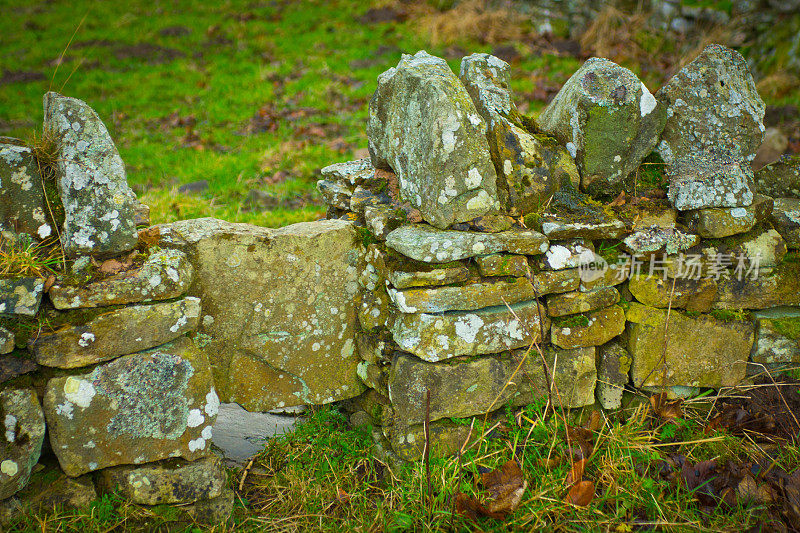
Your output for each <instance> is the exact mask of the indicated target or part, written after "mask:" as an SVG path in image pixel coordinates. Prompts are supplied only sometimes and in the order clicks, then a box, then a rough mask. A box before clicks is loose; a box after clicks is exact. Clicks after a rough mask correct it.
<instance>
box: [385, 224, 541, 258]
mask: <svg viewBox="0 0 800 533" xmlns="http://www.w3.org/2000/svg"><path fill="white" fill-rule="evenodd" d="M386 245H387V246H388V247H389V248H391V249H393V250H396V251H398V252H400V253H401V254H403V255H405V256H406V257H410V258H412V259H416V260H417V261H424V262H425V263H447V262H450V261H457V260H459V259H466V258H469V257H475V256H476V255H483V254H490V253H498V252H510V253H515V254H522V255H536V254H542V253H544V252H546V251H547V249H548V245H549V242H548V240H547V238H546V237H545V236H544V235H542V234H541V233H538V232H536V231H532V230H509V231H501V232H499V233H476V232H471V231H451V230H449V231H442V230H438V229H436V228H433V227H431V226H428V225H424V224H414V225H409V226H403V227H401V228H397V229H396V230H394V231H393V232H391V233H390V234H389V235H388V236H387V237H386Z"/></svg>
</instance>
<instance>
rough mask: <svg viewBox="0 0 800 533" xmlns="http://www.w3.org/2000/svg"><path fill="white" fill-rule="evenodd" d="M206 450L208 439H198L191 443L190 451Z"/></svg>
mask: <svg viewBox="0 0 800 533" xmlns="http://www.w3.org/2000/svg"><path fill="white" fill-rule="evenodd" d="M205 448H206V439H204V438H203V437H197V438H196V439H193V440H190V441H189V451H190V452H196V451H198V450H204V449H205Z"/></svg>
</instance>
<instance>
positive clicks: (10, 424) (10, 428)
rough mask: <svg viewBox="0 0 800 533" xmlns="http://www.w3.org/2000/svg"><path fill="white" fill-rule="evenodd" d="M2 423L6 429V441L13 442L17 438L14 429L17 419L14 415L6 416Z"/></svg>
mask: <svg viewBox="0 0 800 533" xmlns="http://www.w3.org/2000/svg"><path fill="white" fill-rule="evenodd" d="M3 423H4V425H5V427H6V441H8V442H14V441H15V440H16V437H17V433H16V428H17V417H16V416H14V415H6V418H5V420H3Z"/></svg>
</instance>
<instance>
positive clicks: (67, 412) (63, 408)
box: [56, 402, 73, 420]
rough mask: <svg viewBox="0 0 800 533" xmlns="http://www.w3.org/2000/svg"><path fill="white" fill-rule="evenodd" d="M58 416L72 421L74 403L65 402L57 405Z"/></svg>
mask: <svg viewBox="0 0 800 533" xmlns="http://www.w3.org/2000/svg"><path fill="white" fill-rule="evenodd" d="M56 414H57V415H58V416H65V417H67V418H68V419H70V420H72V416H73V415H72V402H64V403H60V404H58V405H56Z"/></svg>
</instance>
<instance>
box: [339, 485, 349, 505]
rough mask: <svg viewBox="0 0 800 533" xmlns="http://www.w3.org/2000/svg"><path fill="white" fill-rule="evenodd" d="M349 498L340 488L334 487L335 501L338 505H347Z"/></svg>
mask: <svg viewBox="0 0 800 533" xmlns="http://www.w3.org/2000/svg"><path fill="white" fill-rule="evenodd" d="M350 498H351V496H350V495H349V494H347V493H346V492H345V491H343V490H342V489H341V488H340V487H336V501H338V502H339V503H348V502H350Z"/></svg>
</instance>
